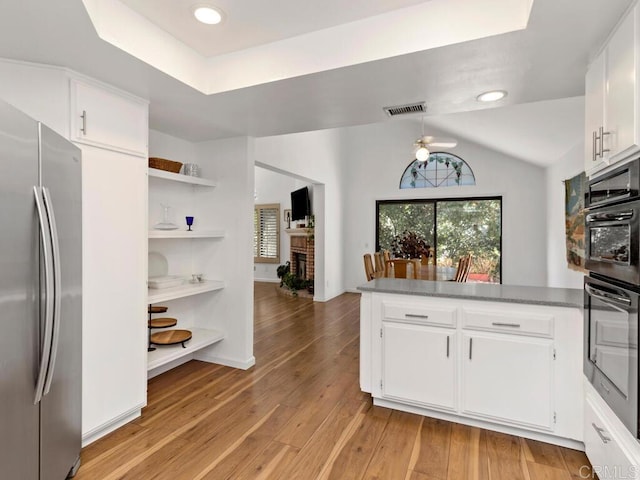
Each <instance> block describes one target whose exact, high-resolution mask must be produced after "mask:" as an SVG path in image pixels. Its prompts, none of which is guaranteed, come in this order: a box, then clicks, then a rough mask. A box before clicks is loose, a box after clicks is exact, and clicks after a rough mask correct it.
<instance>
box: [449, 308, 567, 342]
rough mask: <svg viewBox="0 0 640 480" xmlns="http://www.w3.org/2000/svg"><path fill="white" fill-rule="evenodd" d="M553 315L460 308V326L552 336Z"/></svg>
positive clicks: (517, 333) (471, 328) (472, 328)
mask: <svg viewBox="0 0 640 480" xmlns="http://www.w3.org/2000/svg"><path fill="white" fill-rule="evenodd" d="M553 321H554V318H553V315H540V314H534V313H522V312H515V311H504V310H503V311H497V310H484V309H480V308H477V309H475V308H463V309H462V326H463V328H468V329H470V330H484V331H490V332H502V333H512V334H514V335H532V336H536V337H547V338H553Z"/></svg>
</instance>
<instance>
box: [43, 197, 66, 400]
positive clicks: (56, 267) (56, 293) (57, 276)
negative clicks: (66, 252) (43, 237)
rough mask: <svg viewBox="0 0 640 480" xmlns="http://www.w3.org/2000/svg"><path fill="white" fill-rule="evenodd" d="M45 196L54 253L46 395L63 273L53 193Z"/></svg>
mask: <svg viewBox="0 0 640 480" xmlns="http://www.w3.org/2000/svg"><path fill="white" fill-rule="evenodd" d="M42 193H43V194H44V208H45V211H46V212H47V217H48V218H49V228H50V230H51V248H52V253H53V334H52V337H51V358H50V359H49V367H48V369H47V379H46V382H45V384H44V393H43V395H46V394H47V393H49V390H50V389H51V382H52V381H53V372H54V370H55V365H56V357H57V355H58V344H59V343H60V322H61V315H60V308H61V304H62V291H61V285H62V273H61V271H60V243H59V241H58V227H57V224H56V217H55V214H54V212H53V203H52V202H51V193H50V192H49V189H48V188H46V187H42Z"/></svg>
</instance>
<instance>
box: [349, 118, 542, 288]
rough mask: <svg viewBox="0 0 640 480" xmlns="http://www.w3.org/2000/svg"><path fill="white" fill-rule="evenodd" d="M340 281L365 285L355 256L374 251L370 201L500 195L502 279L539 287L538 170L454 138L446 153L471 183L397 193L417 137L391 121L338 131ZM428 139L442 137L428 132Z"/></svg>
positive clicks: (412, 128) (408, 126)
mask: <svg viewBox="0 0 640 480" xmlns="http://www.w3.org/2000/svg"><path fill="white" fill-rule="evenodd" d="M345 130H346V131H345V135H344V137H345V139H346V142H345V146H344V148H345V149H344V153H343V155H344V158H345V159H346V160H345V162H346V172H345V199H344V222H345V224H344V235H343V238H344V248H345V252H344V259H345V262H344V275H345V280H344V282H345V286H346V288H347V289H349V290H351V289H354V288H356V287H357V286H358V285H360V284H362V283H364V282H365V276H364V267H363V261H362V255H363V254H364V253H366V252H370V253H371V252H373V251H374V249H375V228H376V218H375V202H376V200H388V199H403V198H406V199H409V198H454V197H472V196H493V195H501V196H502V216H503V227H502V281H503V283H504V284H511V285H538V286H542V285H545V283H546V243H547V242H546V200H545V190H546V185H545V172H544V170H543V169H542V168H540V167H537V166H534V165H531V164H528V163H526V162H522V161H519V160H517V159H514V158H511V157H508V156H505V155H503V154H501V153H498V152H495V151H492V150H490V149H487V148H485V147H482V146H479V145H477V144H474V143H470V142H466V141H464V140H461V139H458V140H459V141H458V146H457V147H455V148H453V149H450V152H451V153H453V154H455V155H458V156H459V157H461V158H462V159H464V160H465V161H466V162H467V163H468V164H469V166H470V167H471V168H472V170H473V172H474V174H475V177H476V185H475V186H467V187H444V188H432V189H415V190H400V189H399V188H398V185H399V182H400V176H401V175H402V173H403V171H404V169H405V168H406V167H407V165H408V164H409V163H410V162H411V160H412V153H413V150H412V145H413V142H414V140H415V138H416V137H418V136H419V134H420V132H419V131H417V130H416V124H415V122H409V121H404V120H403V121H393V122H386V123H381V124H373V125H366V126H362V127H352V128H348V129H345ZM429 133H430V134H435V135H442V136H450V135H447V134H446V132H438V131H435V130H434V129H430V130H429Z"/></svg>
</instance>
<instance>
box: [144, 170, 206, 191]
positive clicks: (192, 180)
mask: <svg viewBox="0 0 640 480" xmlns="http://www.w3.org/2000/svg"><path fill="white" fill-rule="evenodd" d="M149 176H150V177H154V178H162V179H163V180H171V181H174V182H181V183H188V184H190V185H198V186H201V187H215V186H217V185H216V182H214V181H213V180H207V179H206V178H200V177H192V176H190V175H182V174H180V173H171V172H166V171H164V170H158V169H157V168H150V169H149Z"/></svg>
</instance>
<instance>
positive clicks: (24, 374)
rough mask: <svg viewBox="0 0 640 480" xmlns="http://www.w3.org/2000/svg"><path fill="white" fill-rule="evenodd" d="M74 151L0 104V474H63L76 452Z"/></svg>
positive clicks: (78, 232) (28, 479) (28, 478)
mask: <svg viewBox="0 0 640 480" xmlns="http://www.w3.org/2000/svg"><path fill="white" fill-rule="evenodd" d="M80 159H81V153H80V150H79V149H78V148H77V147H76V146H74V145H73V144H72V143H70V142H69V141H68V140H66V139H65V138H63V137H61V136H60V135H58V134H56V133H55V132H53V131H52V130H51V129H49V128H47V127H46V126H45V125H42V124H41V123H39V122H37V121H35V120H33V119H31V118H30V117H28V116H26V115H25V114H23V113H22V112H20V111H18V110H16V109H15V108H13V107H11V106H10V105H7V104H6V103H4V102H0V478H1V479H5V478H6V479H16V480H32V479H41V480H63V479H64V478H66V477H67V475H69V474H70V473H71V474H74V473H75V469H76V468H77V466H78V465H79V458H80V448H81V418H82V417H81V396H82V392H81V378H82V366H81V362H82V346H81V342H82V200H81V198H82V197H81V167H80Z"/></svg>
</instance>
